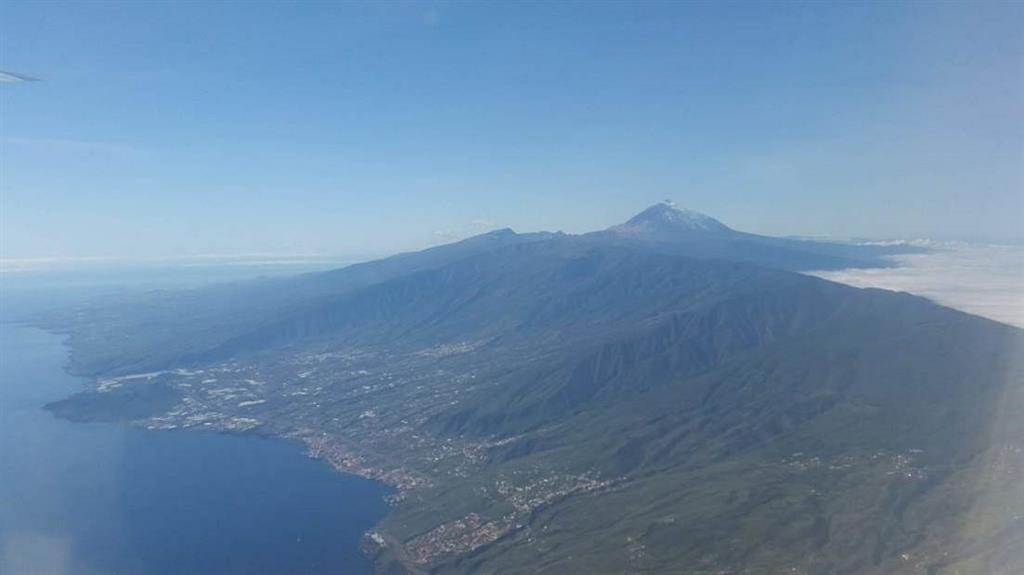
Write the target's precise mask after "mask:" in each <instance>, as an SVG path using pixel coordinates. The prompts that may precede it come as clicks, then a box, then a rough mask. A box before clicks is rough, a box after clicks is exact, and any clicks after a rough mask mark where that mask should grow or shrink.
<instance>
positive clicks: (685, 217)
mask: <svg viewBox="0 0 1024 575" xmlns="http://www.w3.org/2000/svg"><path fill="white" fill-rule="evenodd" d="M613 230H615V231H619V232H626V233H643V232H656V233H665V232H727V231H730V229H729V227H728V226H726V225H725V224H723V223H722V222H720V221H718V220H716V219H715V218H712V217H711V216H708V215H705V214H702V213H700V212H695V211H693V210H688V209H685V208H678V207H676V206H675V204H674V203H673V202H671V201H665V202H662V203H659V204H655V205H653V206H651V207H649V208H647V209H646V210H644V211H642V212H640V213H639V214H637V215H635V216H633V217H632V218H630V220H629V221H627V222H626V223H625V224H622V225H619V226H615V227H614V228H613Z"/></svg>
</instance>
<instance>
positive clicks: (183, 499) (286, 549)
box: [0, 324, 387, 575]
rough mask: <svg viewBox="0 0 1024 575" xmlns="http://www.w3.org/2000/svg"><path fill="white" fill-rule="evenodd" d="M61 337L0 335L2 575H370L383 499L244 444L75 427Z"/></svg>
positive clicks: (364, 485) (279, 448)
mask: <svg viewBox="0 0 1024 575" xmlns="http://www.w3.org/2000/svg"><path fill="white" fill-rule="evenodd" d="M66 354H67V350H66V348H65V347H64V346H63V344H62V339H61V338H60V337H59V336H55V335H52V334H48V333H45V332H42V331H39V330H36V329H32V328H25V327H16V326H12V325H4V324H0V573H2V574H4V575H113V574H118V575H121V574H124V575H186V574H187V575H214V574H216V575H242V574H245V575H260V574H267V575H270V574H273V575H302V574H317V575H326V574H335V573H336V574H360V573H369V572H371V568H370V564H369V562H368V561H367V560H366V558H365V557H364V556H363V554H362V553H361V551H360V549H359V540H360V537H361V535H362V533H363V532H365V531H366V530H367V529H369V528H370V527H371V526H372V525H373V524H374V523H375V522H377V521H378V520H380V519H381V518H382V517H383V515H384V513H385V512H386V510H387V509H386V504H385V503H384V501H383V499H382V498H383V496H384V495H386V494H387V488H386V487H384V486H383V485H381V484H379V483H376V482H373V481H368V480H365V479H362V478H359V477H353V476H345V475H341V474H338V473H335V472H334V471H332V470H331V469H330V468H329V467H328V466H327V465H325V464H323V463H321V462H318V461H314V460H311V459H308V458H307V457H305V456H304V455H303V452H302V450H301V448H300V447H299V446H298V445H295V444H292V443H288V442H284V441H278V440H268V439H261V438H258V437H253V436H229V435H217V434H209V433H198V432H195V433H193V432H159V431H148V430H141V429H132V428H128V427H124V426H119V425H108V424H75V423H69V422H65V421H62V420H58V419H56V418H54V417H53V416H51V415H50V414H49V412H46V411H43V410H42V409H41V407H42V405H43V404H45V403H46V402H48V401H52V400H54V399H59V398H61V397H65V396H67V395H68V394H69V393H71V392H74V391H75V390H77V389H79V388H80V387H81V386H82V384H83V381H82V380H80V379H78V378H75V377H72V376H70V375H68V374H67V373H65V372H64V371H63V369H62V367H63V365H64V363H65V361H66Z"/></svg>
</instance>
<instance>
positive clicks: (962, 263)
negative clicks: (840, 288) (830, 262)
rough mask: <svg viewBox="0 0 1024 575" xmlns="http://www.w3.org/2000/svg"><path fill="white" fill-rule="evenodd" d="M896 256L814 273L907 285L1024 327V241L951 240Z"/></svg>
mask: <svg viewBox="0 0 1024 575" xmlns="http://www.w3.org/2000/svg"><path fill="white" fill-rule="evenodd" d="M892 259H893V261H895V262H896V263H897V264H899V267H895V268H884V269H863V270H860V269H851V270H839V271H827V272H813V274H812V275H815V276H818V277H821V278H825V279H827V280H832V281H835V282H839V283H844V284H848V285H852V286H856V287H877V288H884V289H890V290H895V291H904V292H908V293H912V294H916V295H920V296H924V297H926V298H928V299H930V300H932V301H934V302H936V303H940V304H942V305H946V306H949V307H952V308H956V309H959V310H961V311H965V312H967V313H972V314H975V315H980V316H982V317H987V318H989V319H994V320H996V321H1001V322H1003V323H1008V324H1011V325H1015V326H1018V327H1024V246H981V245H966V244H947V245H941V246H937V248H936V251H935V252H933V253H928V254H914V255H906V256H895V257H893V258H892Z"/></svg>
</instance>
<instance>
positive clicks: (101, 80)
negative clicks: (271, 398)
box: [0, 1, 1024, 258]
mask: <svg viewBox="0 0 1024 575" xmlns="http://www.w3.org/2000/svg"><path fill="white" fill-rule="evenodd" d="M1022 24H1024V9H1022V5H1021V4H1010V3H1006V4H995V3H969V4H968V3H963V4H958V3H951V2H950V3H941V4H940V3H925V2H915V3H871V4H852V3H846V4H840V3H828V4H826V3H811V4H774V5H771V4H768V3H761V2H758V3H713V4H699V3H681V2H680V3H668V2H665V3H656V4H627V3H600V4H598V3H592V4H570V3H532V4H531V3H510V4H492V3H476V4H458V3H427V2H419V3H378V4H364V5H360V4H302V3H291V2H288V3H251V4H228V3H216V4H215V3H210V4H201V3H181V4H171V3H167V4H161V3H155V2H145V3H141V2H140V3H116V4H114V3H112V4H97V3H66V4H65V3H56V2H48V3H17V2H10V1H8V2H4V3H2V4H0V69H2V70H5V71H9V72H16V73H20V74H26V75H29V76H34V77H37V78H39V79H40V81H38V82H26V83H9V82H8V83H2V84H0V104H2V108H0V153H2V155H0V194H2V196H0V226H2V230H0V257H3V258H32V257H84V256H112V257H168V256H182V255H196V254H254V253H260V254H264V253H267V254H330V255H342V256H348V255H363V254H380V253H386V252H390V251H394V250H399V249H408V248H413V247H419V246H424V245H428V244H431V243H437V242H439V241H443V240H444V239H446V238H454V237H459V236H464V235H468V234H471V233H475V232H476V231H480V230H484V229H487V228H488V227H491V226H511V227H513V228H515V229H517V230H520V231H531V230H539V229H548V230H555V229H561V230H565V231H569V232H579V231H587V230H591V229H596V228H600V227H604V226H607V225H610V224H613V223H617V222H619V221H621V220H624V219H626V218H628V217H629V216H630V215H632V214H633V213H634V212H637V211H639V210H641V209H642V208H644V207H646V206H647V205H649V204H651V203H654V202H656V201H659V200H661V199H665V198H671V199H673V200H675V201H676V202H677V203H678V204H680V205H684V206H687V207H690V208H693V209H697V210H700V211H704V212H707V213H709V214H711V215H714V216H716V217H719V218H720V219H722V220H723V221H725V222H726V223H728V224H730V225H732V226H734V227H737V228H740V229H746V230H750V231H756V232H762V233H769V234H802V235H833V236H870V237H922V236H926V237H937V238H986V239H1001V240H1007V239H1009V240H1017V241H1019V240H1022V239H1024V232H1022V231H1021V229H1022V228H1024V226H1022V225H1021V222H1022V221H1024V220H1022V218H1024V199H1022V194H1024V192H1022V190H1024V168H1022V149H1024V136H1022V127H1021V126H1022V123H1024V104H1022V101H1024V88H1022V85H1024V35H1021V34H1020V33H1019V30H1020V27H1021V26H1022Z"/></svg>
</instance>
